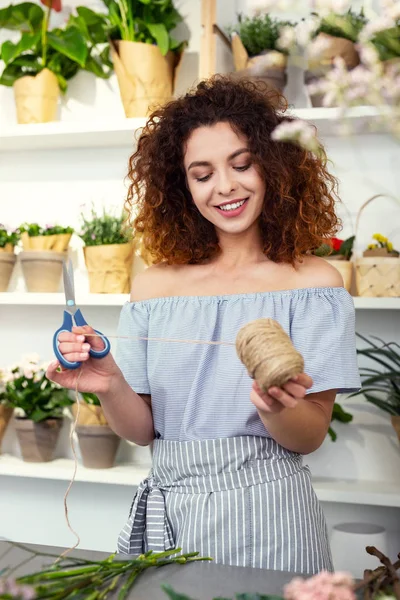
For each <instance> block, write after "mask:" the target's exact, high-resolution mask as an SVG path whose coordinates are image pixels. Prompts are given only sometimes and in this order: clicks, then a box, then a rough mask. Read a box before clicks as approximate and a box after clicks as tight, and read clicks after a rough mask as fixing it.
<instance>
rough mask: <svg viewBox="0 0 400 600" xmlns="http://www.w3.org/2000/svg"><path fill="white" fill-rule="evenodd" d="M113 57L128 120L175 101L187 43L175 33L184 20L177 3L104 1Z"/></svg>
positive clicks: (123, 0) (168, 0) (135, 0)
mask: <svg viewBox="0 0 400 600" xmlns="http://www.w3.org/2000/svg"><path fill="white" fill-rule="evenodd" d="M103 2H104V4H105V5H106V7H107V9H108V19H109V36H110V39H111V57H112V60H113V63H114V70H115V73H116V75H117V79H118V85H119V89H120V94H121V99H122V103H123V106H124V111H125V115H126V116H127V117H145V116H147V115H148V113H149V112H150V111H151V109H152V105H160V104H164V103H165V102H167V101H168V100H170V99H171V97H172V94H173V90H174V79H175V72H176V69H177V67H178V64H179V62H180V60H181V57H182V52H183V49H184V46H185V42H184V43H181V42H178V41H177V40H175V39H174V38H173V37H172V35H171V32H172V30H173V29H175V27H176V26H177V25H178V24H179V23H180V22H181V21H182V16H181V15H180V13H179V12H178V10H177V9H176V8H175V6H174V4H173V0H163V1H162V2H150V1H148V0H103Z"/></svg>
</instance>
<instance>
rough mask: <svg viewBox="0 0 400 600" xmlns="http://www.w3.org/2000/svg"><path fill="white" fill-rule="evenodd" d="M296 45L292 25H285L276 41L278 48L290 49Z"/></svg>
mask: <svg viewBox="0 0 400 600" xmlns="http://www.w3.org/2000/svg"><path fill="white" fill-rule="evenodd" d="M295 45H296V31H295V28H294V27H290V25H285V27H282V29H281V31H280V35H279V38H278V41H277V46H278V48H281V50H291V49H292V48H293V47H294V46H295Z"/></svg>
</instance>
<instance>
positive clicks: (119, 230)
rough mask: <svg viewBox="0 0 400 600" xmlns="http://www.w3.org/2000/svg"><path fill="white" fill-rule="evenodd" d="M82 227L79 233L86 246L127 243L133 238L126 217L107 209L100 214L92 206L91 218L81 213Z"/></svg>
mask: <svg viewBox="0 0 400 600" xmlns="http://www.w3.org/2000/svg"><path fill="white" fill-rule="evenodd" d="M81 218H82V221H83V225H82V229H81V231H80V233H79V234H78V235H79V237H80V238H81V239H82V240H83V242H84V244H85V246H101V245H103V244H126V243H127V242H129V241H130V240H131V238H132V235H131V230H130V229H129V228H128V227H127V226H126V225H125V223H126V218H125V215H124V214H123V213H122V214H121V215H120V216H115V215H111V214H108V213H107V212H106V209H105V208H104V209H103V213H102V214H101V215H98V214H97V213H96V211H95V210H94V209H93V208H92V210H91V218H87V217H85V215H84V214H83V213H81Z"/></svg>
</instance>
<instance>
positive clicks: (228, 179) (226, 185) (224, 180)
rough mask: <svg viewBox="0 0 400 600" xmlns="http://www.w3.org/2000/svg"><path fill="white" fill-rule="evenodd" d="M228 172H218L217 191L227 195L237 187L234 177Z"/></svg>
mask: <svg viewBox="0 0 400 600" xmlns="http://www.w3.org/2000/svg"><path fill="white" fill-rule="evenodd" d="M232 175H233V174H230V173H220V174H219V176H218V184H217V192H218V194H221V195H223V196H227V195H228V194H230V193H231V192H234V191H235V189H236V188H237V183H236V181H235V178H234V177H233V176H232Z"/></svg>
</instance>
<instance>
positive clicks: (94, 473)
mask: <svg viewBox="0 0 400 600" xmlns="http://www.w3.org/2000/svg"><path fill="white" fill-rule="evenodd" d="M73 471H74V461H73V460H71V459H66V458H59V459H56V460H53V461H51V462H48V463H27V462H24V461H23V460H21V459H20V458H17V457H15V456H10V455H2V456H0V475H3V476H9V477H25V478H31V479H52V480H58V481H66V482H68V481H70V480H71V479H72V475H73ZM148 473H149V467H147V468H146V467H145V466H144V465H136V464H134V463H132V464H120V465H116V466H115V467H113V468H111V469H86V468H85V467H84V466H82V465H81V464H78V468H77V472H76V478H75V481H77V482H85V483H98V484H104V485H120V486H129V487H132V486H138V485H139V483H140V482H141V481H143V479H145V478H146V477H147V476H148ZM313 485H314V489H315V491H316V494H317V496H318V498H319V500H321V501H322V502H334V503H343V504H363V505H366V506H387V507H394V508H400V483H397V484H396V483H388V482H379V481H346V480H336V479H325V480H323V479H318V478H316V479H314V481H313Z"/></svg>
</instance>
